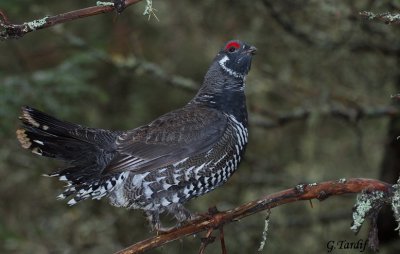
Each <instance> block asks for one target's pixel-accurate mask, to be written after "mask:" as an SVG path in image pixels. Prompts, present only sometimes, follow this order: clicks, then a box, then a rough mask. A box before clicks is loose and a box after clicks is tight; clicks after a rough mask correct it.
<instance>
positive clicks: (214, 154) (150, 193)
mask: <svg viewBox="0 0 400 254" xmlns="http://www.w3.org/2000/svg"><path fill="white" fill-rule="evenodd" d="M255 52H256V48H255V47H254V46H250V45H248V44H246V43H244V42H241V41H237V40H234V41H229V42H228V43H227V44H226V45H225V46H224V48H223V49H222V50H221V51H220V52H219V53H218V54H217V56H216V57H215V59H214V61H213V62H212V64H211V66H210V68H209V70H208V72H207V73H206V75H205V78H204V81H203V85H202V86H201V88H200V90H199V91H198V93H197V94H196V96H195V97H194V98H193V99H192V100H191V101H190V102H189V103H188V104H187V105H185V106H184V107H182V108H180V109H177V110H174V111H171V112H169V113H166V114H165V115H162V116H160V117H159V118H157V119H155V120H154V121H152V122H150V123H149V124H147V125H144V126H141V127H138V128H135V129H133V130H129V131H110V130H103V129H95V128H87V127H83V126H81V125H78V124H74V123H69V122H65V121H61V120H58V119H56V118H54V117H52V116H49V115H47V114H45V113H43V112H40V111H38V110H36V109H33V108H30V107H23V108H22V115H21V117H20V119H21V121H22V127H21V128H20V129H18V130H17V138H18V140H19V142H20V143H21V145H22V147H23V148H26V149H29V150H31V151H32V152H33V153H35V154H37V155H41V156H46V157H52V158H55V159H59V160H63V161H64V162H66V164H67V165H68V166H67V167H66V168H64V169H61V170H58V171H55V172H53V173H51V174H49V175H48V176H51V177H58V179H59V180H61V181H65V182H66V183H67V186H66V188H65V191H64V192H63V193H62V194H60V195H59V196H58V198H59V199H66V198H70V200H69V201H68V204H69V205H74V204H76V203H77V202H79V201H82V200H85V199H89V198H90V199H101V198H103V197H107V198H108V199H109V200H110V203H111V204H112V205H114V206H118V207H126V208H129V209H142V210H143V211H144V212H145V213H146V215H147V218H148V219H149V221H150V224H151V226H152V228H153V229H155V230H163V228H162V226H161V223H160V218H159V216H160V214H161V213H163V212H167V213H171V214H173V215H174V217H175V218H176V219H177V221H178V222H185V221H187V220H189V219H191V218H193V217H192V215H191V213H190V212H189V211H188V210H187V209H185V208H184V206H183V204H184V203H185V202H186V201H188V200H190V199H192V198H194V197H198V196H200V195H203V194H205V193H207V192H209V191H211V190H213V189H215V188H216V187H218V186H220V185H222V184H223V183H225V182H226V181H227V180H228V178H229V177H230V176H231V175H232V174H233V173H234V172H235V171H236V169H237V167H238V165H239V163H240V161H241V160H242V158H243V154H244V151H245V148H246V144H247V140H248V130H247V110H246V98H245V94H244V87H245V77H246V75H247V74H248V72H249V70H250V66H251V60H252V57H253V55H254V54H255Z"/></svg>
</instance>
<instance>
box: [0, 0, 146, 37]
mask: <svg viewBox="0 0 400 254" xmlns="http://www.w3.org/2000/svg"><path fill="white" fill-rule="evenodd" d="M140 1H142V0H125V5H124V7H125V8H126V7H128V6H130V5H133V4H136V3H138V2H140ZM117 9H118V8H116V7H114V3H113V2H101V1H98V2H97V6H92V7H87V8H83V9H79V10H74V11H70V12H66V13H62V14H58V15H55V16H45V17H43V18H41V19H36V20H33V21H30V22H24V23H23V24H12V23H10V22H9V19H8V17H7V15H6V14H5V12H4V11H2V10H0V27H1V28H2V29H3V31H0V40H7V39H15V38H21V37H22V36H24V35H25V34H27V33H30V32H33V31H36V30H39V29H43V28H48V27H51V26H54V25H57V24H61V23H66V22H69V21H72V20H76V19H80V18H86V17H90V16H94V15H98V14H102V13H107V12H112V11H114V10H117ZM117 11H120V10H117Z"/></svg>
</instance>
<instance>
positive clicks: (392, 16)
mask: <svg viewBox="0 0 400 254" xmlns="http://www.w3.org/2000/svg"><path fill="white" fill-rule="evenodd" d="M359 15H360V16H361V17H364V18H367V19H369V20H379V21H382V22H384V23H385V24H396V25H399V24H400V14H399V13H390V12H385V13H379V14H375V13H373V12H370V11H362V12H360V13H359Z"/></svg>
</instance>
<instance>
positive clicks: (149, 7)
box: [143, 0, 160, 21]
mask: <svg viewBox="0 0 400 254" xmlns="http://www.w3.org/2000/svg"><path fill="white" fill-rule="evenodd" d="M156 11H157V9H155V8H153V0H146V7H145V9H144V12H143V15H147V16H148V17H149V20H150V18H151V16H154V17H155V18H156V20H157V21H160V20H159V19H158V17H157V15H156V13H155V12H156Z"/></svg>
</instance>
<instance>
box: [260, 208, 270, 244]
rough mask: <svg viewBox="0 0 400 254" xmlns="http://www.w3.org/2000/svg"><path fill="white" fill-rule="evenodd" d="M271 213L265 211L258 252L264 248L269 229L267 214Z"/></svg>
mask: <svg viewBox="0 0 400 254" xmlns="http://www.w3.org/2000/svg"><path fill="white" fill-rule="evenodd" d="M270 215H271V211H270V210H268V211H267V216H266V217H265V221H264V230H263V233H262V239H261V242H260V247H258V252H261V251H262V250H263V249H264V246H265V243H266V242H267V236H268V229H269V216H270Z"/></svg>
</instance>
